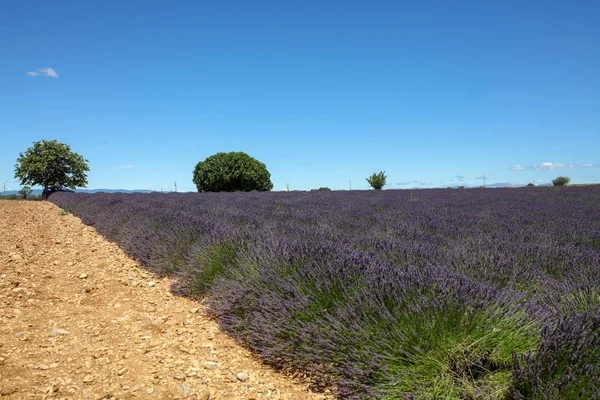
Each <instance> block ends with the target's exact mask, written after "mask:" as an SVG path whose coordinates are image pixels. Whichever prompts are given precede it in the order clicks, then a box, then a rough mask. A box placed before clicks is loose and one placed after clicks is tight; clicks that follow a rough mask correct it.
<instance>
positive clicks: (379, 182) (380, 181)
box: [366, 171, 387, 190]
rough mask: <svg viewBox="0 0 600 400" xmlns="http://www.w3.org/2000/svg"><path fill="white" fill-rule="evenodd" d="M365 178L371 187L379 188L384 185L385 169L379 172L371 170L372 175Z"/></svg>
mask: <svg viewBox="0 0 600 400" xmlns="http://www.w3.org/2000/svg"><path fill="white" fill-rule="evenodd" d="M366 179H367V182H369V185H371V187H372V188H373V189H375V190H381V189H382V188H383V187H384V186H385V182H386V179H387V176H385V171H380V172H379V173H376V172H373V175H371V176H370V177H368V178H366Z"/></svg>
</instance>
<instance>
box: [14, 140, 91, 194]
mask: <svg viewBox="0 0 600 400" xmlns="http://www.w3.org/2000/svg"><path fill="white" fill-rule="evenodd" d="M87 162H88V161H87V160H86V159H84V158H83V157H82V156H80V155H79V154H77V153H75V152H73V151H71V147H70V146H69V145H67V144H64V143H60V142H57V141H56V140H41V141H39V142H34V143H33V146H32V147H30V148H28V149H27V150H26V151H25V152H24V153H19V158H18V159H17V163H16V164H15V178H17V179H20V180H21V185H39V186H42V187H43V192H42V197H43V198H44V199H46V198H47V197H48V195H49V194H50V193H52V192H53V191H55V190H59V189H61V188H63V187H67V188H70V189H75V188H76V187H85V186H86V185H87V175H86V172H87V171H89V170H90V169H89V168H88V165H87Z"/></svg>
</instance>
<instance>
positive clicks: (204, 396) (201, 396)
mask: <svg viewBox="0 0 600 400" xmlns="http://www.w3.org/2000/svg"><path fill="white" fill-rule="evenodd" d="M197 398H198V400H209V399H210V391H209V390H208V389H204V390H202V391H200V393H198V396H197Z"/></svg>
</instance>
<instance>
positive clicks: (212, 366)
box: [204, 361, 219, 370]
mask: <svg viewBox="0 0 600 400" xmlns="http://www.w3.org/2000/svg"><path fill="white" fill-rule="evenodd" d="M204 368H206V369H212V370H215V369H218V368H219V364H217V363H216V362H214V361H207V362H205V363H204Z"/></svg>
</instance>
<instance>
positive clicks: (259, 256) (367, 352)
mask: <svg viewBox="0 0 600 400" xmlns="http://www.w3.org/2000/svg"><path fill="white" fill-rule="evenodd" d="M50 200H51V201H53V202H54V203H56V204H57V205H58V206H59V207H61V208H64V209H66V210H68V211H70V212H72V213H73V214H75V215H78V216H79V217H80V218H81V219H82V220H83V222H84V223H86V224H89V225H93V226H94V227H95V228H96V230H97V231H98V232H100V233H101V234H103V235H105V236H106V237H108V238H109V239H111V240H113V241H115V242H116V243H118V244H119V245H120V246H122V247H123V248H124V249H125V250H126V251H127V252H128V253H129V254H130V255H131V256H133V257H135V258H137V259H138V260H139V261H140V262H141V263H142V264H143V265H145V266H146V267H147V268H149V269H150V270H152V271H154V272H156V273H159V274H164V275H172V276H174V277H176V278H177V282H178V283H177V285H176V286H175V287H174V290H176V291H177V292H178V293H180V294H183V295H187V296H192V297H195V298H198V299H204V301H205V302H206V304H207V305H208V309H209V311H210V312H211V313H212V315H214V317H215V318H216V319H217V321H218V322H219V324H220V325H221V327H222V328H223V329H224V330H225V331H227V332H228V333H229V334H231V335H232V336H233V337H234V338H235V339H236V340H238V341H239V342H240V343H242V344H243V345H245V346H247V347H248V348H250V349H251V350H252V351H254V352H255V353H256V354H257V355H258V356H260V357H261V358H262V359H263V360H264V361H265V362H266V363H268V364H270V365H272V366H274V367H276V368H279V369H282V370H284V371H288V372H290V373H294V372H301V373H303V374H307V375H308V376H310V380H311V383H312V385H313V387H315V388H321V389H324V388H333V389H334V390H335V392H336V393H337V395H338V396H339V397H340V398H350V399H367V398H389V399H394V398H419V399H420V398H456V399H477V398H486V399H487V398H515V399H520V398H540V399H542V398H572V397H569V396H572V395H573V394H579V393H583V394H584V395H585V396H584V397H588V398H593V396H597V395H598V386H599V383H598V382H599V378H598V376H599V375H598V373H597V372H598V370H597V368H596V369H594V367H593V365H596V366H597V365H599V364H600V362H599V360H598V351H597V348H598V343H597V341H598V334H599V328H598V323H597V318H596V317H597V314H598V306H599V305H600V298H599V297H598V293H599V290H600V274H599V269H600V206H599V204H600V187H595V186H590V187H565V188H560V189H558V188H544V187H540V188H528V189H526V190H525V189H493V190H480V189H472V190H420V191H418V192H416V193H413V195H412V196H411V194H410V193H408V192H407V191H381V192H380V191H378V192H366V191H365V192H325V191H323V192H307V193H203V194H197V193H193V194H192V193H190V194H177V193H171V194H156V193H153V194H93V195H91V194H73V193H56V194H53V195H52V196H51V197H50ZM594 318H595V319H594ZM571 325H573V326H576V327H578V328H574V329H570V328H569V327H570V326H571ZM594 346H595V347H594ZM569 354H577V357H576V359H575V358H573V357H569V356H568V355H569ZM564 373H567V374H568V376H567V377H566V378H565V377H564V376H563V375H564Z"/></svg>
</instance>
